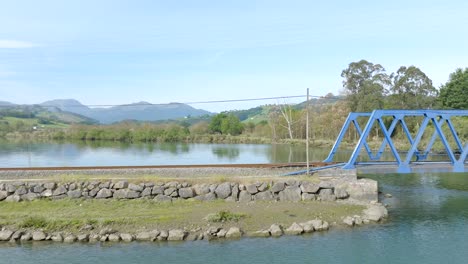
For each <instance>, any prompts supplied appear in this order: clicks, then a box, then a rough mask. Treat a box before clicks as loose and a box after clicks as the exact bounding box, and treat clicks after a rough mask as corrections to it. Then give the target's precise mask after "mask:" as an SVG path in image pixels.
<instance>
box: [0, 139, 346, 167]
mask: <svg viewBox="0 0 468 264" xmlns="http://www.w3.org/2000/svg"><path fill="white" fill-rule="evenodd" d="M348 153H349V152H348ZM327 154H328V149H324V148H321V149H317V148H314V149H311V157H310V158H311V160H322V159H324V157H326V155H327ZM345 154H346V153H345ZM305 160H306V156H305V150H304V146H291V145H269V144H268V145H267V144H175V143H163V144H158V143H141V144H128V143H115V142H77V143H69V142H64V143H60V142H44V143H38V142H7V141H0V167H47V166H52V167H55V166H106V165H108V166H111V165H176V164H225V163H276V162H301V161H305Z"/></svg>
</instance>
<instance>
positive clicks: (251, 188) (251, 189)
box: [246, 184, 258, 194]
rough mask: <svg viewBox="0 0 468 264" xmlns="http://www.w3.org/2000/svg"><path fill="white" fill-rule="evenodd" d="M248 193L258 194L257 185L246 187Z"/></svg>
mask: <svg viewBox="0 0 468 264" xmlns="http://www.w3.org/2000/svg"><path fill="white" fill-rule="evenodd" d="M246 188H247V192H249V193H250V194H256V193H258V189H257V185H256V184H249V185H247V186H246Z"/></svg>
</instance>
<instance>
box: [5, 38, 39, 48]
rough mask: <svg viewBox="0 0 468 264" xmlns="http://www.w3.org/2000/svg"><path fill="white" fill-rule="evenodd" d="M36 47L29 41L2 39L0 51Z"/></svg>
mask: <svg viewBox="0 0 468 264" xmlns="http://www.w3.org/2000/svg"><path fill="white" fill-rule="evenodd" d="M32 47H35V45H34V44H33V43H31V42H27V41H19V40H7V39H0V49H25V48H32Z"/></svg>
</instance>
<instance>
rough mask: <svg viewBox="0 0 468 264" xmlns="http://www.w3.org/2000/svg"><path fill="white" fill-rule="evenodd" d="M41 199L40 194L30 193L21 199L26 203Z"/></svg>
mask: <svg viewBox="0 0 468 264" xmlns="http://www.w3.org/2000/svg"><path fill="white" fill-rule="evenodd" d="M39 197H40V195H39V194H37V193H33V192H30V193H27V194H25V195H22V196H21V199H22V200H24V201H34V200H36V199H38V198H39Z"/></svg>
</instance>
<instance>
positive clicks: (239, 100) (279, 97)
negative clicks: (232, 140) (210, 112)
mask: <svg viewBox="0 0 468 264" xmlns="http://www.w3.org/2000/svg"><path fill="white" fill-rule="evenodd" d="M306 97H307V95H286V96H275V97H259V98H244V99H224V100H212V101H193V102H174V103H158V104H153V103H148V102H142V103H133V104H88V105H84V104H81V105H78V104H77V105H66V107H83V106H86V107H116V106H118V107H130V106H155V105H168V104H186V105H195V104H213V103H233V102H248V101H265V100H278V99H291V98H306ZM309 98H317V99H330V100H339V99H343V98H342V97H339V96H328V97H324V96H318V95H309ZM16 106H41V107H65V105H64V106H62V105H58V104H57V105H44V104H31V105H16V104H12V105H0V108H1V107H4V108H9V107H16Z"/></svg>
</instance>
